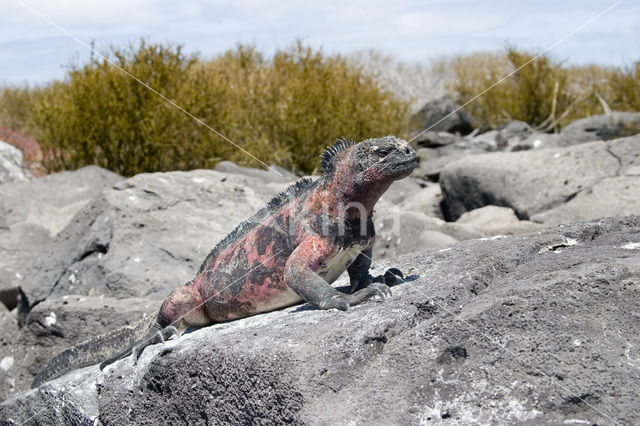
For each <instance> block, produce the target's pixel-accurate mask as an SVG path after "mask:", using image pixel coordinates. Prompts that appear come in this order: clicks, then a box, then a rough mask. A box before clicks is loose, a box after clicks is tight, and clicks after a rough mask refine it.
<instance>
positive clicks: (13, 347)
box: [0, 296, 162, 398]
mask: <svg viewBox="0 0 640 426" xmlns="http://www.w3.org/2000/svg"><path fill="white" fill-rule="evenodd" d="M161 303H162V300H152V299H149V298H147V299H139V298H131V299H113V298H109V297H103V296H63V297H61V298H58V299H52V300H47V301H44V302H42V303H39V304H38V305H36V306H35V307H34V308H33V309H32V310H31V311H30V312H29V316H28V318H27V320H26V324H25V326H24V327H23V328H22V329H20V331H19V332H18V328H17V322H16V315H15V312H16V310H15V309H14V310H13V311H12V312H10V313H7V314H6V315H5V316H3V317H1V318H2V319H1V320H0V321H2V323H0V324H2V325H3V326H4V327H3V329H2V333H0V336H2V338H3V341H2V346H0V369H1V367H2V364H1V362H2V361H1V360H2V359H5V360H9V359H10V360H11V367H10V368H8V369H6V370H5V374H6V375H7V376H8V377H9V378H10V379H11V382H10V383H5V385H4V386H2V383H0V395H2V396H4V397H5V398H6V397H7V396H9V395H10V394H11V393H13V392H14V391H23V390H26V389H29V387H30V385H31V382H32V381H33V378H34V377H35V375H36V373H37V372H38V371H39V370H40V368H41V367H42V366H43V365H44V364H46V363H47V361H49V360H50V359H51V358H52V357H53V356H55V355H57V354H58V353H60V352H62V351H63V350H65V349H67V348H69V347H71V346H73V345H76V344H78V343H80V342H83V341H85V340H88V339H90V338H91V337H94V336H97V335H99V334H103V333H106V332H108V331H110V330H113V329H114V328H117V327H120V326H122V325H127V324H131V323H134V322H136V321H137V320H139V319H141V318H142V317H143V316H144V315H155V314H156V313H157V310H158V308H159V307H160V304H161ZM5 327H7V328H5ZM7 362H8V361H7Z"/></svg>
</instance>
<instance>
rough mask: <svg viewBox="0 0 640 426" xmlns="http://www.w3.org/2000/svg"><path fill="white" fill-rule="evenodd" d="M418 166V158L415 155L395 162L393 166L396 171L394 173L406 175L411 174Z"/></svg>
mask: <svg viewBox="0 0 640 426" xmlns="http://www.w3.org/2000/svg"><path fill="white" fill-rule="evenodd" d="M417 166H418V158H417V157H415V156H414V157H412V158H409V159H407V160H404V161H400V162H397V163H394V164H393V165H392V166H391V168H392V170H393V171H394V174H398V175H400V176H401V177H405V176H406V175H407V174H410V173H411V172H412V171H413V170H414V169H415V168H416V167H417Z"/></svg>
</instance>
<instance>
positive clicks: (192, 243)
mask: <svg viewBox="0 0 640 426" xmlns="http://www.w3.org/2000/svg"><path fill="white" fill-rule="evenodd" d="M286 186H287V185H286V184H279V183H267V184H264V183H262V182H260V181H258V180H257V179H254V178H250V177H246V176H242V175H239V174H223V173H220V172H216V171H210V170H194V171H191V172H171V173H152V174H141V175H137V176H134V177H133V178H130V179H127V180H125V181H122V182H119V183H117V184H115V185H113V186H112V187H111V188H109V189H107V190H105V191H103V192H102V194H101V195H100V197H98V198H97V199H95V200H94V201H92V202H91V203H90V204H88V205H86V206H85V207H84V208H83V209H82V210H80V211H79V212H78V213H77V214H76V215H75V216H74V218H73V220H72V221H71V223H70V224H69V225H68V226H67V227H66V228H65V229H64V230H63V231H61V232H60V233H59V234H58V235H57V236H56V238H55V239H54V240H53V241H52V242H51V243H50V244H49V245H48V246H47V247H46V248H45V249H44V250H43V251H42V252H41V253H40V255H39V256H38V257H37V258H36V259H35V260H34V262H33V264H32V266H31V268H30V269H29V271H28V272H27V273H26V275H25V278H24V280H23V282H22V288H23V290H24V291H25V293H26V295H27V297H28V299H29V302H30V303H31V304H33V303H35V302H37V301H39V300H43V299H45V298H47V297H60V296H63V295H67V294H82V295H100V294H103V295H107V296H111V297H115V298H125V297H144V296H151V297H165V296H166V295H167V294H168V293H169V292H170V291H171V290H173V289H174V288H175V287H176V286H178V285H180V284H184V283H186V282H188V281H190V280H191V279H192V278H193V277H194V275H195V273H196V271H197V270H198V268H199V267H200V264H201V263H202V261H203V260H204V259H205V257H206V256H207V254H208V253H209V252H210V251H211V250H212V249H213V247H214V246H215V245H216V243H217V242H218V241H219V240H221V239H222V238H223V237H224V236H225V235H227V233H229V232H230V231H231V230H232V229H233V228H234V227H235V226H236V225H237V224H238V223H240V222H241V221H242V220H243V219H245V218H247V217H248V216H250V215H251V214H252V213H254V212H255V211H256V210H258V209H259V208H261V207H263V206H264V204H265V203H266V202H267V201H268V200H269V199H271V197H273V196H274V195H275V194H277V193H278V192H279V191H281V190H282V189H284V188H286Z"/></svg>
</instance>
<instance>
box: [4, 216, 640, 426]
mask: <svg viewBox="0 0 640 426" xmlns="http://www.w3.org/2000/svg"><path fill="white" fill-rule="evenodd" d="M391 263H393V265H394V266H399V267H400V268H401V269H403V270H404V271H405V272H407V273H409V274H413V275H414V276H413V277H412V280H411V281H409V282H406V283H404V284H401V285H398V286H397V287H395V288H394V295H393V297H391V298H389V299H388V300H386V301H385V302H384V303H382V302H378V301H375V300H371V301H368V302H366V303H364V304H362V305H360V306H355V307H352V308H351V309H350V310H349V311H347V312H344V313H343V312H337V311H319V310H314V309H310V308H309V307H307V306H306V305H303V306H300V307H293V308H290V309H286V310H281V311H277V312H272V313H268V314H264V315H259V316H255V317H251V318H246V319H243V320H238V321H234V322H230V323H223V324H218V325H214V326H211V327H206V328H203V329H200V330H197V331H194V332H192V333H190V334H188V335H185V336H183V337H181V338H180V339H179V340H177V341H169V342H167V343H164V344H161V345H154V346H151V347H149V348H147V349H146V350H145V351H144V353H143V354H142V357H141V358H140V359H139V361H138V363H137V365H135V366H134V365H133V363H132V360H131V359H130V358H128V359H125V360H122V361H119V362H117V363H115V364H113V365H112V366H110V367H108V368H107V369H105V371H104V372H103V373H100V372H99V370H98V368H97V366H94V367H89V368H86V369H83V370H78V371H76V372H73V373H71V374H69V375H67V376H64V377H62V378H60V379H57V380H55V381H53V382H50V383H47V384H45V385H43V386H41V387H40V388H38V389H36V390H33V391H30V392H26V393H23V394H20V395H16V396H14V397H13V398H11V399H9V400H7V401H5V402H4V403H3V404H1V405H0V416H1V417H2V418H4V419H6V422H7V423H9V422H15V423H19V424H21V423H24V422H25V421H26V420H27V419H31V418H33V419H37V422H39V423H41V424H54V423H55V424H58V423H60V422H70V423H74V424H93V423H94V422H99V423H101V424H105V425H109V424H168V423H171V424H176V423H179V424H188V423H189V424H193V423H203V424H227V423H233V424H238V423H245V424H248V423H252V424H256V423H258V424H262V423H265V424H266V423H294V424H303V423H305V424H346V423H354V424H422V423H430V422H434V423H437V422H451V423H452V424H507V423H508V424H568V423H575V424H577V423H585V424H613V423H614V422H617V423H618V424H637V423H639V422H640V411H638V403H637V402H638V400H639V399H640V388H638V386H637V383H638V380H639V379H640V376H638V358H639V357H640V352H639V349H638V348H640V318H639V317H638V315H636V314H635V313H636V311H637V306H638V303H640V301H638V297H639V294H638V292H637V291H636V285H635V284H634V283H635V282H636V280H637V277H638V276H639V275H640V217H629V218H621V219H620V218H616V219H605V220H599V221H592V222H582V223H577V224H571V225H567V226H561V227H557V228H553V229H548V230H543V231H541V232H538V233H535V234H530V235H519V236H510V237H505V238H501V239H493V240H484V241H479V240H476V241H467V242H463V243H459V244H457V245H455V246H453V247H450V248H447V249H444V250H440V251H431V252H420V253H414V254H410V255H407V256H404V257H401V258H398V259H394V260H393V261H392V262H391ZM376 265H377V266H378V267H379V268H380V270H382V266H383V265H380V264H376ZM343 284H346V282H343ZM33 416H35V417H33Z"/></svg>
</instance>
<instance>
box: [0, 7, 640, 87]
mask: <svg viewBox="0 0 640 426" xmlns="http://www.w3.org/2000/svg"><path fill="white" fill-rule="evenodd" d="M615 3H617V0H606V1H600V0H593V1H589V0H583V1H575V0H567V1H565V0H554V1H548V0H541V1H513V0H512V1H505V0H493V1H479V0H477V1H467V0H448V1H445V0H430V1H429V0H427V1H412V0H395V1H393V0H392V1H376V0H372V1H364V0H357V1H349V0H342V1H334V0H325V1H323V2H317V1H316V2H307V1H291V0H279V1H263V0H249V1H241V0H237V1H233V0H221V1H196V0H181V1H176V0H171V1H169V0H111V1H91V0H83V1H80V0H70V1H67V0H58V1H51V0H0V4H1V5H2V6H1V9H0V10H1V13H0V64H2V65H1V67H0V83H4V84H20V83H24V82H28V83H30V84H37V83H42V82H47V81H50V80H52V79H54V78H63V77H64V74H65V70H66V68H65V67H66V66H67V65H68V64H69V62H70V61H72V60H75V61H79V62H80V63H82V62H84V61H86V60H87V59H88V57H89V52H88V50H87V49H86V48H85V47H83V46H82V45H81V44H79V43H77V42H76V41H74V40H73V39H72V38H70V37H68V36H67V35H65V34H64V33H63V32H61V31H60V30H59V29H57V28H55V27H54V26H52V25H50V24H49V23H47V22H45V21H44V20H43V19H41V18H40V17H38V16H37V15H36V14H35V13H34V12H32V11H30V10H29V9H28V8H26V7H25V6H24V4H26V5H28V6H29V7H31V8H33V9H34V10H35V11H36V12H37V13H39V14H41V15H43V16H45V17H46V18H48V19H49V20H51V21H52V22H55V23H56V24H57V25H59V26H60V27H62V28H63V29H64V30H66V31H68V32H69V33H70V34H72V35H73V36H75V37H77V38H78V39H80V40H82V41H84V42H86V43H90V42H91V40H95V42H96V47H97V48H98V49H99V50H104V49H105V48H106V47H108V46H109V45H117V46H124V45H126V44H127V43H129V42H131V41H136V40H138V39H139V38H140V37H145V38H147V39H148V40H151V41H155V42H172V43H179V44H183V45H184V47H185V49H186V50H187V51H189V52H199V53H200V54H201V56H203V57H207V56H212V55H215V54H217V53H221V52H223V51H225V50H227V49H229V48H233V47H234V46H235V44H236V43H238V42H243V43H253V44H255V45H256V46H257V47H258V48H259V49H260V50H262V51H263V52H265V53H271V52H273V51H274V50H275V49H277V48H283V47H288V46H290V45H291V44H292V43H293V42H294V41H295V39H296V38H301V39H302V40H303V41H304V42H305V43H307V44H310V45H312V46H314V47H322V48H323V49H324V51H326V52H342V53H349V52H352V51H356V50H361V49H369V48H375V49H378V50H380V51H382V52H384V53H386V54H390V55H393V56H395V57H397V58H398V59H401V60H404V61H409V62H423V63H426V62H428V61H429V60H431V59H433V58H434V57H437V56H439V55H449V54H457V53H466V52H473V51H482V50H495V49H500V48H503V47H504V46H505V45H506V44H507V43H511V44H515V45H516V46H517V47H520V48H534V49H535V48H537V49H544V48H546V47H548V46H550V45H552V44H553V43H555V42H556V41H558V40H559V39H561V38H563V37H565V36H566V35H568V34H569V33H571V32H572V31H573V30H574V29H576V28H577V27H579V26H581V25H582V24H584V23H585V22H587V21H588V20H589V19H591V18H592V17H594V16H595V15H597V14H598V13H600V12H601V11H603V10H605V9H607V8H608V7H610V6H611V5H613V4H615ZM551 54H552V55H553V56H554V57H556V58H558V59H562V60H566V61H567V62H568V63H572V64H585V63H598V64H603V65H629V64H631V63H632V62H633V61H635V60H640V1H639V0H622V2H621V3H620V4H618V5H616V6H615V7H614V8H613V9H611V10H610V11H609V12H607V13H606V14H604V15H603V16H602V17H600V18H599V19H597V20H596V21H595V22H593V23H591V24H590V25H588V26H587V27H585V28H584V29H582V30H580V31H579V32H577V33H576V34H575V35H573V36H572V37H570V38H569V39H568V40H566V41H564V42H562V43H561V44H559V45H558V46H557V47H555V48H554V49H553V50H552V51H551Z"/></svg>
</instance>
